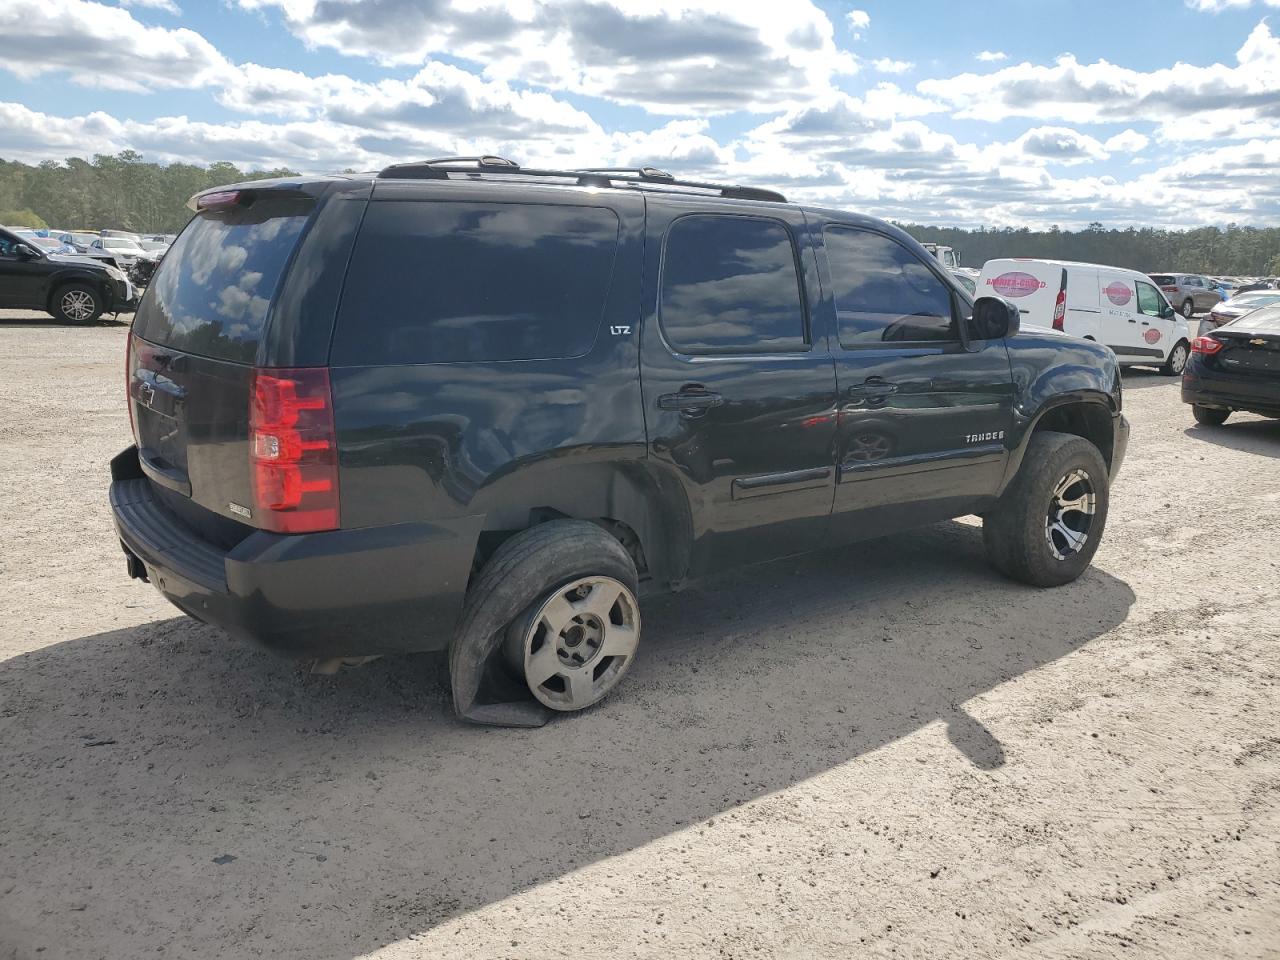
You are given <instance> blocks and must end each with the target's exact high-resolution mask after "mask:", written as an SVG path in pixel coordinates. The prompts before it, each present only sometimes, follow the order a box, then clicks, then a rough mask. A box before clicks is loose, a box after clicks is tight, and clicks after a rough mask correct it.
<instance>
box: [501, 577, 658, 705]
mask: <svg viewBox="0 0 1280 960" xmlns="http://www.w3.org/2000/svg"><path fill="white" fill-rule="evenodd" d="M639 642H640V608H639V604H637V603H636V598H635V595H634V594H632V592H631V591H630V590H629V589H628V588H627V587H626V586H625V585H624V584H622V583H619V582H618V581H617V580H614V579H611V578H609V577H583V578H581V579H579V580H575V581H573V582H572V583H569V584H566V585H565V586H563V587H560V588H559V589H558V590H556V591H555V592H554V593H552V594H551V596H550V597H548V598H547V599H546V600H545V601H544V602H543V604H542V605H541V606H540V607H539V608H538V609H537V611H536V612H535V613H534V614H533V616H532V617H531V618H530V619H528V620H522V621H518V622H517V624H516V625H514V627H513V630H512V631H511V633H510V634H508V638H507V659H508V662H510V663H511V664H512V666H513V667H516V668H517V669H518V670H520V672H521V673H522V674H523V676H524V679H525V682H526V683H527V684H528V685H529V690H530V692H531V693H532V694H533V695H534V697H535V698H537V700H538V701H539V702H540V703H542V704H543V705H545V706H548V707H550V708H551V709H552V710H581V709H583V708H584V707H589V706H591V704H593V703H596V702H597V701H599V700H600V699H602V698H603V697H604V696H605V694H607V693H608V692H609V691H610V690H612V689H613V688H614V687H615V686H617V685H618V681H620V680H621V679H622V676H623V674H625V673H626V672H627V669H628V668H629V667H630V666H631V661H632V660H634V659H635V652H636V646H637V645H638V644H639Z"/></svg>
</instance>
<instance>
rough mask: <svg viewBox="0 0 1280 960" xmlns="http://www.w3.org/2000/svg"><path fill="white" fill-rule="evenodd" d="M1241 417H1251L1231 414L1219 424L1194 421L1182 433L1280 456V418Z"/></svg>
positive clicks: (1237, 448)
mask: <svg viewBox="0 0 1280 960" xmlns="http://www.w3.org/2000/svg"><path fill="white" fill-rule="evenodd" d="M1242 417H1250V414H1238V413H1237V414H1232V417H1231V419H1230V420H1228V421H1227V422H1226V423H1224V424H1222V426H1220V427H1207V426H1203V425H1201V424H1198V423H1197V424H1193V425H1191V426H1190V427H1187V429H1185V430H1183V431H1182V432H1183V433H1185V434H1186V435H1187V436H1188V437H1190V438H1191V439H1192V440H1201V441H1203V442H1205V443H1212V444H1213V445H1214V446H1218V447H1227V448H1228V449H1231V450H1240V451H1242V452H1244V453H1256V454H1260V455H1261V456H1264V457H1275V458H1280V420H1270V419H1265V418H1262V419H1239V418H1242Z"/></svg>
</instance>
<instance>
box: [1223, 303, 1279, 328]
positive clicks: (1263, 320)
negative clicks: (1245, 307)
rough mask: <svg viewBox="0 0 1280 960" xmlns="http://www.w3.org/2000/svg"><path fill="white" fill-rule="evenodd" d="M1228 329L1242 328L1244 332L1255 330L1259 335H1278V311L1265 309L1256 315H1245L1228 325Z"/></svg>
mask: <svg viewBox="0 0 1280 960" xmlns="http://www.w3.org/2000/svg"><path fill="white" fill-rule="evenodd" d="M1225 326H1228V327H1244V328H1245V329H1246V330H1257V331H1258V332H1259V333H1280V309H1276V308H1272V307H1267V308H1265V309H1263V310H1259V311H1258V312H1257V313H1250V314H1246V315H1245V316H1243V317H1240V318H1238V319H1236V320H1232V321H1231V322H1230V323H1227V324H1225Z"/></svg>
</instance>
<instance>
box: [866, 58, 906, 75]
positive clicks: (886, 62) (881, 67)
mask: <svg viewBox="0 0 1280 960" xmlns="http://www.w3.org/2000/svg"><path fill="white" fill-rule="evenodd" d="M871 66H873V67H874V68H875V69H876V72H877V73H894V74H897V73H908V72H910V71H912V70H914V69H915V68H916V65H915V64H914V63H911V62H910V61H909V60H890V59H889V58H888V57H881V58H880V59H879V60H872V61H871Z"/></svg>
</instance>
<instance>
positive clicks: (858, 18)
mask: <svg viewBox="0 0 1280 960" xmlns="http://www.w3.org/2000/svg"><path fill="white" fill-rule="evenodd" d="M845 19H846V20H848V21H849V29H850V30H851V31H852V32H853V39H855V40H861V39H862V31H863V30H865V29H867V27H869V26H871V14H869V13H867V11H865V10H850V11H849V12H848V13H847V14H846V15H845Z"/></svg>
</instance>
